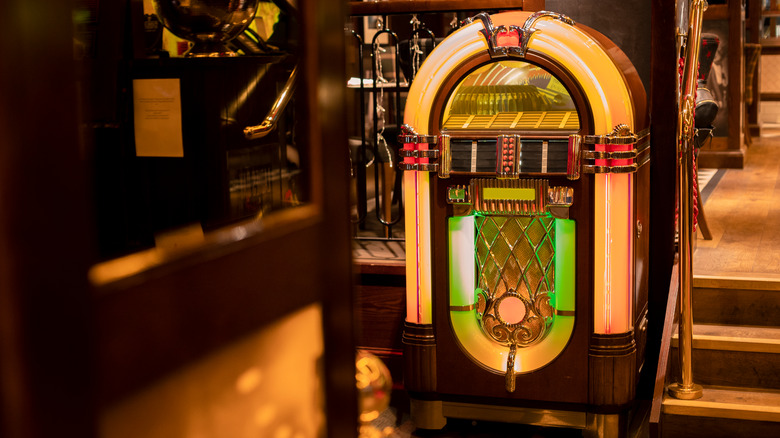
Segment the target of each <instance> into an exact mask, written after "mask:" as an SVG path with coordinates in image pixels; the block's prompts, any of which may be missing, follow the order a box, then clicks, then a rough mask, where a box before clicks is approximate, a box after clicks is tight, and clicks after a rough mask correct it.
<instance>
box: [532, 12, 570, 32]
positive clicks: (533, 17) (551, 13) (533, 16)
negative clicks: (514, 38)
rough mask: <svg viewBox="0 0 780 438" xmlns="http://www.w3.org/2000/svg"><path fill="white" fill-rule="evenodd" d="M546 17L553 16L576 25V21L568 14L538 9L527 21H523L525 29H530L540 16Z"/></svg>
mask: <svg viewBox="0 0 780 438" xmlns="http://www.w3.org/2000/svg"><path fill="white" fill-rule="evenodd" d="M544 17H551V18H553V19H555V20H560V21H562V22H564V23H566V24H568V25H569V26H574V25H575V24H576V23H575V22H574V20H572V19H571V18H569V17H568V16H566V15H563V14H560V13H558V12H550V11H538V12H534V13H533V14H531V16H530V17H528V18H527V19H526V20H525V23H523V28H524V29H530V28H531V26H533V25H534V23H536V21H537V20H539V19H540V18H544Z"/></svg>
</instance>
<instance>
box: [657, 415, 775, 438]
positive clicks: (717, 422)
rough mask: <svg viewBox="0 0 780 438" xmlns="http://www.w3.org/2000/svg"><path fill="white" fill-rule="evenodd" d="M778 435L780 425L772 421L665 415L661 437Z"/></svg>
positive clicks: (719, 437)
mask: <svg viewBox="0 0 780 438" xmlns="http://www.w3.org/2000/svg"><path fill="white" fill-rule="evenodd" d="M778 433H780V425H779V424H778V423H775V422H771V421H748V420H734V419H730V418H715V417H690V416H685V415H664V420H663V427H662V435H661V436H663V437H665V438H677V437H686V438H733V437H748V436H754V437H759V436H761V437H770V436H777V435H778Z"/></svg>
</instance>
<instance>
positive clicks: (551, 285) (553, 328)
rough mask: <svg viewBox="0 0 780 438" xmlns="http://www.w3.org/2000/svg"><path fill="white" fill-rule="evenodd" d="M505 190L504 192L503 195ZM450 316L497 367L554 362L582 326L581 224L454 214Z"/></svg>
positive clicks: (461, 337)
mask: <svg viewBox="0 0 780 438" xmlns="http://www.w3.org/2000/svg"><path fill="white" fill-rule="evenodd" d="M502 196H503V195H502ZM448 232H449V243H450V263H449V264H450V266H449V267H450V318H451V321H452V326H453V330H454V332H455V334H456V337H457V338H458V341H459V343H460V345H461V348H463V349H464V350H466V351H467V352H468V353H469V356H470V357H472V358H473V359H474V360H476V361H477V362H479V363H481V364H482V365H483V366H485V367H487V368H489V369H492V370H493V371H494V372H500V373H504V372H506V369H507V365H506V361H505V357H506V352H507V351H508V349H507V347H508V346H509V347H512V348H516V349H517V352H516V354H517V360H516V361H515V364H514V368H515V371H516V372H518V373H524V372H530V371H533V370H535V369H538V368H540V367H542V366H544V365H546V364H548V363H550V362H551V361H552V360H554V359H555V358H556V357H557V356H558V355H559V354H560V353H561V352H562V351H563V349H564V348H565V346H566V344H567V342H568V340H569V337H570V336H571V333H572V330H573V327H574V316H575V312H574V310H575V309H574V306H575V286H574V279H575V240H576V239H575V237H576V236H575V234H576V233H575V222H574V221H573V220H571V219H557V218H554V217H552V216H551V215H549V214H546V215H541V216H500V215H484V216H483V215H480V214H473V215H469V216H457V217H451V218H449V223H448Z"/></svg>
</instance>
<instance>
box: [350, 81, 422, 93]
mask: <svg viewBox="0 0 780 438" xmlns="http://www.w3.org/2000/svg"><path fill="white" fill-rule="evenodd" d="M347 88H355V89H357V88H360V79H358V78H350V80H349V81H347ZM376 88H377V89H379V88H382V89H384V90H391V91H394V90H400V91H408V90H409V83H408V82H401V85H400V86H398V85H396V84H395V81H391V82H385V83H382V82H377V84H376ZM363 89H364V90H373V89H374V80H373V79H363Z"/></svg>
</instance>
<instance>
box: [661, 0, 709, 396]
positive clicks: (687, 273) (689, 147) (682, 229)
mask: <svg viewBox="0 0 780 438" xmlns="http://www.w3.org/2000/svg"><path fill="white" fill-rule="evenodd" d="M706 8H707V2H706V1H705V0H692V2H691V3H690V6H689V19H688V31H687V41H686V44H685V57H684V59H685V63H684V65H683V73H682V79H681V82H682V88H681V90H682V91H681V97H680V102H679V103H680V112H679V116H678V120H677V147H678V149H677V157H678V162H677V184H678V188H677V193H678V200H679V205H678V219H677V223H678V228H679V256H680V257H679V259H680V261H679V285H680V323H679V335H678V338H679V351H680V371H681V376H680V381H679V382H677V383H673V384H671V385H669V388H668V390H669V394H671V395H672V396H673V397H675V398H678V399H684V400H692V399H697V398H701V396H702V387H701V385H697V384H695V383H693V363H692V344H693V309H692V307H693V306H692V302H691V296H692V289H693V287H692V286H693V239H694V238H695V235H694V234H693V159H694V156H693V152H694V136H695V128H694V110H695V107H696V103H695V101H696V83H697V75H698V60H699V48H700V45H701V27H702V18H703V16H704V10H705V9H706Z"/></svg>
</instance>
